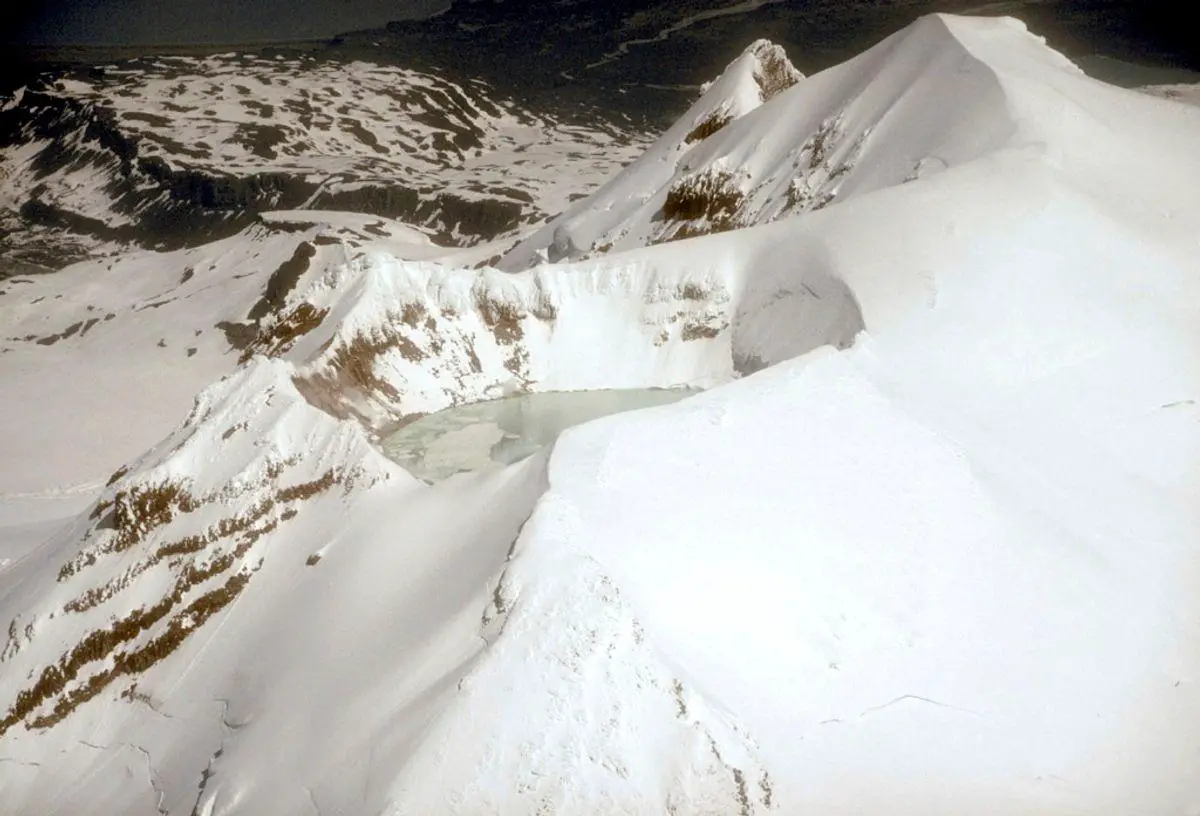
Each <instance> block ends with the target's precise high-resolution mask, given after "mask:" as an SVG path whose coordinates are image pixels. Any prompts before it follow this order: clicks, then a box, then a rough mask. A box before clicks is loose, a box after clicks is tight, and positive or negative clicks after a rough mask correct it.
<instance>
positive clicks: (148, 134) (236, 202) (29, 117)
mask: <svg viewBox="0 0 1200 816" xmlns="http://www.w3.org/2000/svg"><path fill="white" fill-rule="evenodd" d="M640 138H641V137H639V136H638V135H637V134H636V133H631V132H627V131H625V130H623V129H621V128H618V127H616V126H614V125H612V124H609V123H607V122H606V121H604V120H602V119H599V118H597V119H595V120H594V121H593V123H592V124H591V125H590V126H583V125H579V124H574V123H571V122H566V121H563V120H561V119H560V118H557V117H556V115H555V114H552V113H540V112H534V111H531V110H530V109H528V108H527V107H522V106H521V105H520V104H518V103H516V102H513V101H511V100H508V99H505V98H503V97H501V96H499V95H497V94H495V93H494V92H493V91H491V90H490V89H489V88H488V87H487V86H486V85H484V84H483V83H481V82H473V81H467V82H463V83H461V84H456V83H454V82H451V81H448V80H446V79H443V78H441V77H439V76H438V75H436V74H430V73H420V72H416V71H410V70H403V69H399V68H394V67H387V66H380V65H374V64H369V63H364V62H350V63H347V64H338V63H331V62H328V61H323V60H317V59H315V58H313V57H311V56H304V55H300V56H296V55H292V56H290V57H287V58H285V57H283V56H280V57H279V58H277V59H269V58H266V57H258V56H253V55H235V54H226V55H215V56H210V57H205V58H192V57H163V58H154V59H144V60H133V61H130V62H125V63H121V64H117V65H109V66H105V67H98V68H95V69H93V70H91V71H81V72H77V73H76V74H75V75H74V76H62V77H60V78H57V79H51V80H50V81H49V82H48V84H45V85H43V86H39V87H31V88H25V89H21V90H18V91H17V92H16V94H15V95H14V96H13V97H12V98H10V99H9V100H8V101H7V102H5V103H4V104H3V105H2V106H0V226H2V227H3V229H4V234H3V235H2V236H0V252H2V253H3V255H4V256H5V257H6V258H7V259H9V260H10V261H14V260H16V261H24V262H27V263H33V264H40V265H44V266H51V267H56V266H61V265H63V264H64V263H65V262H67V261H69V260H74V259H78V258H79V257H80V256H81V255H85V254H86V253H89V252H93V251H96V250H98V249H100V248H102V247H109V246H131V245H132V246H142V247H155V248H164V249H171V248H176V247H180V246H188V245H195V244H197V243H200V242H203V241H205V240H211V239H212V238H216V237H222V236H224V235H228V234H232V233H233V232H236V231H237V230H238V229H240V228H241V227H242V226H244V225H245V224H247V223H249V222H250V221H252V220H253V217H254V214H255V213H256V212H259V211H262V210H270V209H294V208H301V207H303V208H315V209H332V210H354V211H359V212H365V213H371V214H376V215H382V216H385V217H389V218H400V219H403V220H406V221H409V222H411V223H414V224H421V225H423V226H425V227H426V228H427V229H428V230H429V231H430V232H431V233H432V234H434V235H435V236H437V237H438V239H439V240H440V241H441V242H442V243H444V244H450V245H454V244H471V243H478V242H480V241H484V240H488V239H491V238H493V237H495V236H497V235H501V234H505V233H510V232H513V231H514V230H517V229H518V228H520V227H522V226H526V225H529V224H533V223H536V222H538V221H541V220H542V219H544V218H546V217H548V216H549V215H552V214H555V213H557V212H558V211H560V210H561V209H562V208H563V207H564V206H565V205H566V203H567V200H568V198H567V197H568V195H572V194H576V193H577V192H578V191H579V190H581V189H586V188H587V186H588V185H589V183H591V184H595V183H598V182H599V181H600V180H602V179H603V178H605V177H606V176H608V175H610V174H611V173H612V172H613V171H614V170H615V169H616V168H619V167H620V166H621V165H622V164H623V163H624V162H626V161H628V160H630V159H632V158H633V157H634V156H635V155H636V154H637V152H638V151H639V150H640V147H639V142H640ZM570 159H573V160H574V162H575V167H576V172H575V173H574V174H572V176H571V177H565V176H563V175H562V174H560V173H558V172H557V171H556V169H555V168H556V167H558V166H559V165H560V164H561V163H562V162H564V161H567V160H570Z"/></svg>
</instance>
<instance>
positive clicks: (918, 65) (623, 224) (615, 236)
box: [499, 15, 1079, 270]
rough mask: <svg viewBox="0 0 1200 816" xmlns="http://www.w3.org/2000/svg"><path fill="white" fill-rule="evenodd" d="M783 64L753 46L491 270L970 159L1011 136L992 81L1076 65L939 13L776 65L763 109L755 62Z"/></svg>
mask: <svg viewBox="0 0 1200 816" xmlns="http://www.w3.org/2000/svg"><path fill="white" fill-rule="evenodd" d="M1014 51H1015V52H1016V54H1017V56H1016V57H1015V58H1011V57H1010V56H1009V55H1010V54H1011V53H1012V52H1014ZM762 54H769V55H770V59H769V60H766V61H763V62H760V57H761V55H762ZM782 59H784V58H783V57H782V55H780V54H779V53H778V49H776V48H775V47H774V46H768V45H766V44H763V43H761V42H760V43H756V44H755V45H754V46H752V47H751V48H750V49H749V50H748V51H747V52H746V53H745V54H743V55H742V57H740V58H739V59H738V60H737V61H735V62H734V63H733V64H732V65H731V66H730V68H729V69H728V70H727V71H726V72H725V74H723V75H722V76H721V78H720V79H718V80H717V81H716V82H714V83H713V85H712V86H711V87H710V88H709V89H708V91H707V92H706V93H705V94H704V96H702V97H701V99H700V100H699V101H698V102H697V103H696V105H695V106H694V108H693V111H690V112H689V113H688V114H687V115H685V116H684V117H683V118H682V119H681V120H680V122H679V124H678V125H677V126H676V127H675V128H672V129H671V130H669V131H668V132H667V133H666V134H664V135H663V137H661V138H660V139H659V140H658V141H657V142H656V143H655V144H654V145H653V146H652V147H651V148H650V149H649V150H648V151H647V153H646V155H645V156H643V157H642V158H641V159H639V160H638V161H637V162H635V163H634V164H631V165H630V166H629V167H627V168H626V169H625V170H624V171H622V172H621V173H620V174H619V175H618V176H617V177H616V178H614V179H613V180H612V181H610V182H609V183H608V184H606V185H605V186H604V187H602V188H600V189H599V190H597V191H596V192H595V193H593V194H592V195H591V196H590V197H588V198H587V199H583V200H581V201H578V202H576V203H575V204H574V205H573V206H572V207H571V208H570V209H569V210H567V211H566V212H565V213H563V215H561V216H559V218H557V219H555V220H554V221H553V222H551V223H550V224H548V225H546V226H545V227H543V228H542V229H541V230H539V231H538V232H536V233H534V234H533V235H532V236H530V237H529V238H527V239H526V240H525V241H523V242H522V243H521V244H519V245H518V246H517V247H515V248H514V249H513V250H512V251H510V252H509V253H508V254H506V255H505V256H504V258H503V259H502V260H501V262H500V264H499V265H500V267H501V268H504V269H508V270H515V269H521V268H524V267H526V266H528V265H530V264H533V263H536V262H537V260H538V258H539V257H549V258H550V259H551V260H554V259H556V258H563V257H567V258H581V257H586V256H589V255H595V254H600V253H604V252H609V251H616V250H623V249H630V248H634V247H639V246H645V245H647V244H654V243H661V242H664V241H670V240H675V239H679V238H687V237H693V236H696V235H702V234H706V233H709V232H717V231H724V230H729V229H735V228H738V227H745V226H753V225H756V224H763V223H768V222H771V221H775V220H779V219H781V218H786V217H792V216H797V215H802V214H804V213H807V212H811V211H813V210H818V209H821V208H824V207H827V206H829V205H831V204H833V203H835V202H840V201H844V200H847V199H850V198H853V197H855V196H858V195H862V194H864V193H867V192H871V191H873V190H878V189H882V188H885V187H889V186H894V185H897V184H901V183H905V182H909V181H912V180H914V179H917V178H921V177H925V176H928V175H929V174H931V173H935V172H940V171H942V170H945V169H946V168H948V167H954V166H958V165H961V164H964V163H966V162H970V161H972V160H974V159H977V158H979V157H981V156H984V155H987V154H989V153H991V152H993V151H996V150H999V149H1002V148H1004V147H1005V146H1007V145H1009V144H1012V143H1014V140H1015V139H1016V137H1017V133H1018V130H1019V123H1018V119H1017V117H1016V116H1015V115H1014V113H1013V112H1012V111H1010V109H1009V108H1010V106H1009V101H1008V96H1009V93H1008V90H1006V87H1005V85H1004V84H1003V83H1002V82H1001V81H1000V80H1001V77H1002V76H1005V75H1017V76H1019V75H1021V74H1022V73H1030V72H1032V74H1033V75H1038V73H1039V72H1044V71H1046V70H1065V71H1069V72H1071V73H1072V74H1073V75H1075V74H1078V73H1079V72H1078V69H1076V68H1075V67H1074V66H1073V65H1072V64H1071V63H1070V62H1069V61H1067V60H1066V59H1065V58H1063V57H1062V56H1061V55H1059V54H1057V53H1056V52H1054V51H1052V50H1051V49H1049V48H1047V47H1046V46H1045V44H1044V42H1043V41H1042V40H1041V39H1040V38H1037V37H1034V36H1033V35H1031V34H1029V33H1028V31H1027V30H1026V29H1025V28H1024V26H1023V25H1022V24H1020V23H1018V22H1017V21H1013V20H1007V19H1005V20H997V21H990V22H988V23H987V24H986V25H983V24H975V23H972V24H971V25H967V26H963V25H959V24H958V23H956V22H955V21H954V18H949V17H945V16H940V15H934V16H930V17H925V18H922V19H921V20H919V21H918V22H916V23H914V24H913V25H912V26H909V27H908V28H906V29H904V30H903V31H900V32H898V33H896V34H894V35H892V36H891V37H889V38H887V39H886V40H884V41H883V42H881V43H879V44H878V45H876V46H875V47H873V48H871V49H870V50H868V51H867V52H865V53H863V54H862V55H860V56H858V57H856V58H854V59H852V60H850V61H849V62H847V63H844V64H842V65H838V66H835V67H833V68H830V69H828V70H826V71H822V72H821V73H820V74H817V75H815V76H813V77H809V78H807V79H804V80H803V81H798V80H797V81H795V82H793V81H792V80H793V79H795V77H794V76H793V75H792V74H790V73H788V72H787V71H786V70H783V69H780V70H778V71H775V72H774V73H777V74H779V75H782V76H786V77H788V79H787V80H786V81H785V82H782V83H780V87H781V88H782V90H781V91H780V92H778V93H777V94H774V95H772V97H771V98H770V99H769V101H766V102H765V104H759V102H760V99H759V97H758V96H757V95H756V93H755V89H756V88H757V87H758V86H757V83H756V82H755V81H754V77H755V76H757V74H756V73H755V72H756V70H758V69H757V68H756V66H758V65H760V64H772V65H776V66H779V65H782V63H781V62H780V60H782ZM726 108H728V110H729V111H730V114H731V115H730V116H728V117H724V115H723V114H721V111H723V110H726ZM717 124H720V125H721V126H720V127H717V126H716V125H717ZM700 136H703V137H704V138H698V137H700ZM1017 141H1019V140H1017Z"/></svg>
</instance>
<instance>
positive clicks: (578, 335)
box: [289, 245, 862, 428]
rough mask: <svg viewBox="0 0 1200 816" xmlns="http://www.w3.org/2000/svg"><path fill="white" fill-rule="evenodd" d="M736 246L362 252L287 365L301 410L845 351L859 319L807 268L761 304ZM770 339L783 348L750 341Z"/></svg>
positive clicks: (394, 413) (457, 396)
mask: <svg viewBox="0 0 1200 816" xmlns="http://www.w3.org/2000/svg"><path fill="white" fill-rule="evenodd" d="M741 249H742V248H741V247H739V246H735V245H729V246H715V245H714V246H704V245H698V246H696V247H695V249H694V251H693V252H672V253H666V252H657V253H656V252H650V253H646V254H644V255H639V256H630V257H626V258H621V257H614V258H613V259H611V260H601V261H596V262H591V263H588V264H580V265H559V266H544V267H540V268H538V269H536V270H532V271H530V272H527V273H522V274H519V275H505V274H503V273H498V272H496V271H494V270H483V271H479V272H476V271H472V270H462V269H458V270H452V269H446V268H443V267H439V266H436V265H433V264H413V263H405V262H398V261H396V260H395V259H394V258H392V257H390V256H387V255H382V254H372V255H368V256H367V257H365V258H364V259H362V260H361V261H360V262H358V264H357V265H356V266H355V267H354V268H353V269H352V270H350V271H349V272H348V274H350V275H354V276H356V277H355V278H354V279H353V283H352V284H348V285H346V286H345V291H346V292H347V294H346V295H345V296H343V297H341V298H340V299H339V300H338V301H337V302H336V303H334V304H333V305H331V306H330V307H329V316H328V317H327V318H326V319H325V321H324V324H323V327H322V328H320V329H318V330H316V331H314V332H313V333H312V335H311V337H308V338H306V339H305V340H304V342H303V343H299V344H297V346H296V350H295V352H294V353H293V354H290V355H289V358H290V359H295V360H296V361H297V364H298V366H299V368H298V374H297V378H296V382H297V386H298V387H299V388H300V389H301V390H302V391H303V392H304V394H305V395H306V396H307V397H308V398H309V399H310V401H312V402H313V403H314V404H315V405H319V406H321V407H322V408H324V409H325V410H328V411H330V412H331V413H333V414H335V415H338V416H355V417H357V418H359V419H360V420H363V421H364V422H365V423H366V424H367V425H368V426H369V427H373V428H379V427H382V426H384V425H386V424H387V423H388V422H390V421H393V420H395V419H396V418H398V417H403V416H411V415H413V414H421V413H427V412H431V411H435V410H438V409H441V408H444V407H447V406H449V405H455V404H460V403H465V402H473V401H476V400H479V399H485V398H489V397H495V396H499V395H501V394H503V393H510V392H512V391H517V390H529V391H539V390H583V389H594V388H639V387H670V386H677V385H690V386H697V387H701V388H707V387H711V386H713V385H715V384H717V383H720V382H724V381H727V380H729V379H730V378H732V377H734V376H737V375H738V374H739V373H743V372H745V371H748V370H752V369H754V368H757V367H760V366H761V365H763V364H766V363H769V362H774V361H776V360H778V359H781V357H779V356H778V355H779V354H786V355H794V354H800V353H803V352H805V351H808V350H809V349H812V348H815V347H817V346H820V345H822V344H826V343H831V344H836V345H839V346H844V345H847V344H849V342H850V341H851V340H852V339H853V337H854V335H855V334H856V333H857V331H858V330H859V329H861V328H862V320H861V318H860V316H859V314H858V307H857V304H856V303H855V301H854V298H853V297H852V296H850V294H849V293H848V291H847V289H846V287H845V286H844V285H843V284H841V283H840V282H839V281H837V280H836V279H834V278H831V277H830V276H829V275H828V274H827V273H825V272H824V271H823V268H822V265H821V264H818V263H814V264H813V266H812V268H811V269H810V270H808V271H805V272H802V273H800V274H799V275H795V274H792V275H789V276H788V282H787V285H786V286H783V285H782V284H781V286H780V287H779V288H777V289H773V290H771V291H770V292H769V293H768V294H766V295H765V296H766V297H767V298H768V299H769V300H770V301H771V302H770V304H763V303H759V302H758V300H759V295H758V294H757V290H755V289H753V288H752V284H753V282H754V278H753V276H752V275H751V270H750V269H747V268H746V264H745V263H744V259H743V258H742V257H741ZM714 250H715V251H714ZM748 291H753V292H755V294H754V295H753V297H752V300H751V302H750V303H748V304H745V303H744V297H746V294H745V293H746V292H748ZM324 325H328V326H336V327H337V328H336V329H335V330H331V329H325V328H324ZM776 335H780V336H782V337H784V338H786V340H785V341H784V342H785V346H779V345H778V344H777V345H776V346H770V344H769V343H767V341H766V340H765V339H764V338H767V337H771V336H776ZM314 346H315V347H316V351H315V352H313V351H312V349H313V348H314ZM306 355H312V356H311V357H307V361H306Z"/></svg>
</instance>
